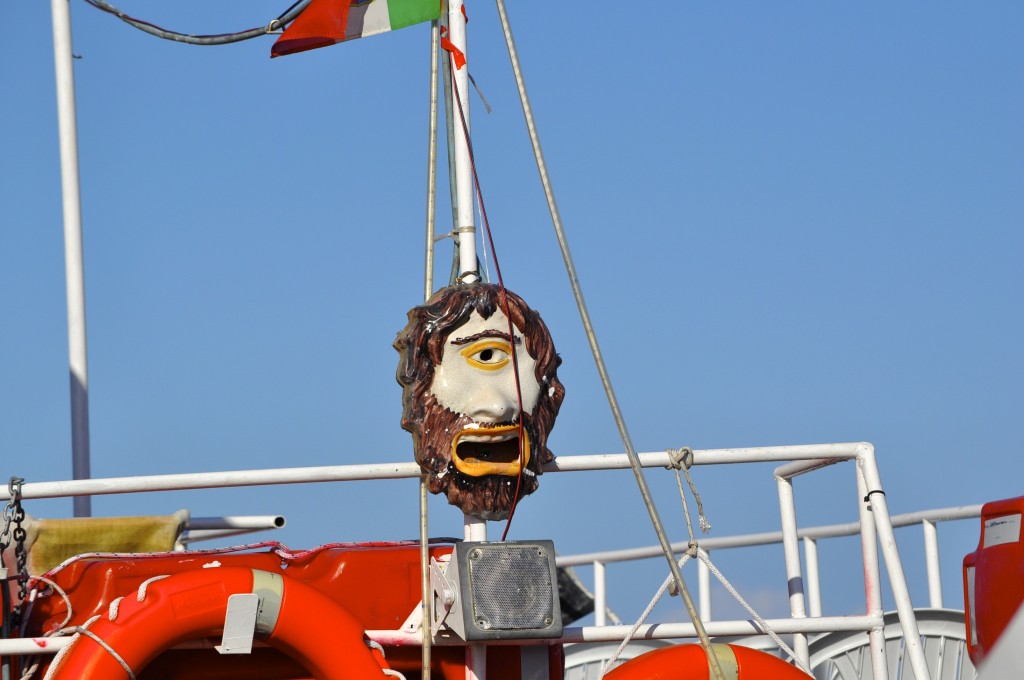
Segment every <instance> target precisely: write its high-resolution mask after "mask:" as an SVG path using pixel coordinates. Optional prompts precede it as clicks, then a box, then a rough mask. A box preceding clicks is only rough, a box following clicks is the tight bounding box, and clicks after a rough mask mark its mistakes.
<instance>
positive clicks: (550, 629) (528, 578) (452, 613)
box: [434, 541, 562, 642]
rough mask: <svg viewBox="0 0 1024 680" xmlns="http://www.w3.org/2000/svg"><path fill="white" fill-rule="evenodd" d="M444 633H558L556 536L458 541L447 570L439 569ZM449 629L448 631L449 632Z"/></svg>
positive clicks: (438, 613)
mask: <svg viewBox="0 0 1024 680" xmlns="http://www.w3.org/2000/svg"><path fill="white" fill-rule="evenodd" d="M434 584H435V587H434V591H435V603H437V604H441V605H442V606H441V607H440V608H438V607H437V605H436V604H435V621H436V622H437V624H438V625H437V629H436V630H437V632H438V633H440V637H441V638H445V637H450V635H452V634H454V635H455V636H458V637H460V638H462V639H463V640H466V641H467V642H469V641H476V640H502V639H507V638H520V639H523V638H527V639H528V638H558V637H561V635H562V613H561V609H560V607H559V599H558V578H557V576H556V572H555V546H554V544H553V543H552V542H551V541H503V542H496V543H491V542H467V543H457V544H456V545H455V549H454V551H453V552H452V555H451V561H450V562H449V564H448V568H447V570H446V571H445V572H444V573H443V575H442V574H440V573H439V572H438V571H436V570H435V571H434ZM446 633H447V635H446Z"/></svg>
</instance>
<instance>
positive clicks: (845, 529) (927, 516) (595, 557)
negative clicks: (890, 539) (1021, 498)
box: [555, 505, 981, 567]
mask: <svg viewBox="0 0 1024 680" xmlns="http://www.w3.org/2000/svg"><path fill="white" fill-rule="evenodd" d="M980 516H981V505H961V506H955V507H950V508H939V509H935V510H921V511H917V512H908V513H905V514H902V515H894V516H893V517H892V525H893V527H906V526H912V525H915V524H920V523H921V522H922V521H925V520H927V521H929V522H946V521H955V520H961V519H973V518H976V517H980ZM859 533H860V523H858V522H848V523H846V524H830V525H825V526H819V527H806V528H804V529H799V530H798V531H797V536H798V537H799V538H810V539H819V538H837V537H840V536H855V535H857V534H859ZM776 543H782V532H781V531H769V532H764V533H759V534H744V535H740V536H721V537H715V538H703V539H701V540H700V547H701V548H703V549H704V550H706V551H708V552H710V551H712V550H726V549H730V548H746V547H750V546H755V545H772V544H776ZM671 546H672V550H673V552H675V553H676V554H679V555H681V554H682V553H684V552H686V550H687V549H688V548H689V545H688V544H687V543H685V542H682V541H680V542H677V543H672V544H671ZM661 554H662V551H661V546H644V547H642V548H625V549H622V550H606V551H602V552H592V553H580V554H577V555H559V556H558V557H557V558H556V559H555V563H556V564H557V565H558V566H560V567H573V566H580V565H584V564H591V563H592V562H628V561H630V560H640V559H646V558H648V557H656V556H659V555H661Z"/></svg>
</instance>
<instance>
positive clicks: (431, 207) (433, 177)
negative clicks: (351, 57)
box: [423, 19, 440, 300]
mask: <svg viewBox="0 0 1024 680" xmlns="http://www.w3.org/2000/svg"><path fill="white" fill-rule="evenodd" d="M439 50H440V24H438V22H437V19H435V20H434V21H432V22H431V23H430V121H429V125H428V129H429V133H428V141H427V243H426V249H425V250H426V262H425V263H424V266H423V276H424V282H423V288H424V291H423V299H424V300H429V299H430V296H431V295H432V294H433V292H434V232H435V231H436V227H435V219H436V215H435V213H436V212H437V207H436V206H437V66H438V61H439V60H438V51H439Z"/></svg>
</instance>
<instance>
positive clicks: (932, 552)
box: [921, 519, 942, 609]
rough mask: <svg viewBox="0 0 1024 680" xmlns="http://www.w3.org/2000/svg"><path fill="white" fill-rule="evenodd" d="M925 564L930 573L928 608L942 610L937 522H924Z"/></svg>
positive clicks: (922, 523) (922, 527)
mask: <svg viewBox="0 0 1024 680" xmlns="http://www.w3.org/2000/svg"><path fill="white" fill-rule="evenodd" d="M921 529H922V530H923V531H924V563H925V570H926V571H927V573H928V606H929V607H933V608H935V609H942V567H941V566H940V565H939V534H938V529H936V527H935V522H933V521H931V520H927V519H926V520H923V521H922V522H921Z"/></svg>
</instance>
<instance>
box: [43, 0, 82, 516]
mask: <svg viewBox="0 0 1024 680" xmlns="http://www.w3.org/2000/svg"><path fill="white" fill-rule="evenodd" d="M50 6H51V11H52V13H53V55H54V66H55V68H56V81H57V122H58V127H59V132H60V175H61V193H62V196H63V208H64V269H65V276H66V279H67V301H68V302H67V304H68V365H69V369H70V370H69V372H70V382H71V469H72V476H73V477H74V479H88V478H89V476H90V471H89V467H90V465H89V368H88V363H87V361H86V344H85V268H84V264H83V256H82V202H81V195H80V189H79V181H78V129H77V123H76V120H75V119H76V114H75V72H74V62H73V56H72V54H71V7H70V6H69V0H51V2H50ZM74 514H75V517H88V516H89V515H91V514H92V499H91V498H90V497H89V496H76V497H75V499H74Z"/></svg>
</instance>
